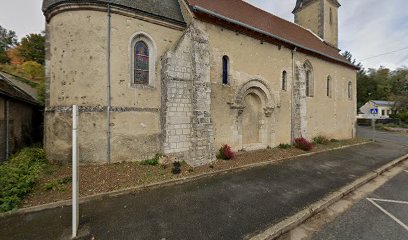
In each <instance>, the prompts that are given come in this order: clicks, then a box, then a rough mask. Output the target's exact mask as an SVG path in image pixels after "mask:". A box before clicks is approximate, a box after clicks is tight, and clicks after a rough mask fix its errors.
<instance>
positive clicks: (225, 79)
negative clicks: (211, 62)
mask: <svg viewBox="0 0 408 240" xmlns="http://www.w3.org/2000/svg"><path fill="white" fill-rule="evenodd" d="M222 83H223V84H229V58H228V56H223V57H222Z"/></svg>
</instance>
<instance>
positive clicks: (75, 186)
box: [72, 105, 79, 238]
mask: <svg viewBox="0 0 408 240" xmlns="http://www.w3.org/2000/svg"><path fill="white" fill-rule="evenodd" d="M77 130H78V106H77V105H74V106H72V238H75V237H77V235H78V226H79V202H78V198H79V166H78V133H77Z"/></svg>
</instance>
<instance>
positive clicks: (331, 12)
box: [329, 8, 333, 25]
mask: <svg viewBox="0 0 408 240" xmlns="http://www.w3.org/2000/svg"><path fill="white" fill-rule="evenodd" d="M329 17H330V18H329V21H330V25H332V24H333V11H332V9H331V8H330V16H329Z"/></svg>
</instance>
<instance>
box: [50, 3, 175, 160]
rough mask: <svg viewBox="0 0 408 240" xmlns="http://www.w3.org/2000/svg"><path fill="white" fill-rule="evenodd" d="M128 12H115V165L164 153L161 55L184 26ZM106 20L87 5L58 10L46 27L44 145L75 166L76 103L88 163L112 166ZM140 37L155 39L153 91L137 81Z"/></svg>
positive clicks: (82, 157)
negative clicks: (136, 56)
mask: <svg viewBox="0 0 408 240" xmlns="http://www.w3.org/2000/svg"><path fill="white" fill-rule="evenodd" d="M96 10H97V9H96ZM105 10H106V9H105ZM118 11H121V12H118ZM123 11H125V10H123ZM122 13H123V14H122ZM124 13H125V12H122V10H119V9H116V8H114V7H113V8H112V25H111V52H110V53H111V104H112V111H111V122H110V126H111V141H110V143H111V162H122V161H140V160H145V159H148V158H151V157H153V156H154V155H155V154H157V153H161V151H162V149H161V142H162V139H161V137H162V136H161V122H160V118H161V85H160V80H161V64H160V58H161V57H162V56H163V55H164V53H165V52H167V51H168V49H170V48H171V47H172V46H174V44H175V43H176V42H177V41H178V40H179V39H180V37H181V36H182V34H183V28H182V27H178V28H175V27H174V26H173V27H172V26H168V24H167V25H166V22H158V20H154V21H151V20H152V19H149V18H148V17H143V19H140V16H138V15H137V14H136V13H134V12H126V14H124ZM107 21H108V18H107V14H106V12H105V11H103V12H100V11H94V10H92V9H89V8H86V9H72V10H69V11H63V12H59V13H58V14H56V15H55V16H53V17H52V18H51V19H50V21H49V22H48V23H47V27H46V30H47V44H46V45H47V60H46V65H47V67H46V76H47V77H46V79H47V80H46V90H47V99H46V112H45V127H44V128H45V136H44V142H45V144H44V145H45V149H46V151H47V154H48V156H49V158H50V160H51V161H62V162H68V161H70V155H71V149H70V146H71V137H70V136H71V121H72V119H71V110H70V109H71V107H72V105H73V104H76V105H78V106H79V107H80V109H81V112H80V116H79V128H80V129H79V143H80V161H81V163H107V142H108V140H107V113H106V111H107V110H106V109H107V107H106V106H107V33H108V29H107ZM78 26H81V27H78ZM137 34H145V35H148V36H150V38H151V40H152V42H153V43H152V45H154V48H155V49H154V50H155V51H152V52H151V57H152V58H154V59H155V60H156V61H155V71H154V72H151V74H152V75H153V76H155V77H154V80H153V82H152V84H151V85H149V86H147V85H134V84H131V83H132V70H131V67H132V63H131V57H132V56H133V54H132V51H131V42H132V40H133V37H134V36H135V35H137Z"/></svg>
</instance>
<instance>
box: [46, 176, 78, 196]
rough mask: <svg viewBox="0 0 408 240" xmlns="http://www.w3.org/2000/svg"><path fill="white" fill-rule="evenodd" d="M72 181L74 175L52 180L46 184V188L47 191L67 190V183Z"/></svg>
mask: <svg viewBox="0 0 408 240" xmlns="http://www.w3.org/2000/svg"><path fill="white" fill-rule="evenodd" d="M70 182H72V177H71V176H70V177H64V178H62V179H57V180H52V181H50V182H47V183H46V184H44V189H45V190H46V191H51V190H52V191H55V190H58V191H61V192H65V191H66V190H67V184H68V183H70Z"/></svg>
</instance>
